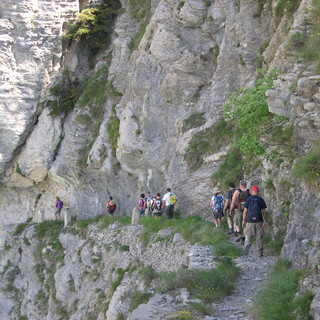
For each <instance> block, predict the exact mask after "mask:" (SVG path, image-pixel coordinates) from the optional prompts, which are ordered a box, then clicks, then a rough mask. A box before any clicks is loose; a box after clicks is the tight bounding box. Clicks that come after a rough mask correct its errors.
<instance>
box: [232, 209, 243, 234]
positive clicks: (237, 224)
mask: <svg viewBox="0 0 320 320" xmlns="http://www.w3.org/2000/svg"><path fill="white" fill-rule="evenodd" d="M241 224H242V211H240V210H236V211H235V214H234V217H233V225H234V229H235V231H236V232H237V233H240V230H241V229H240V228H241Z"/></svg>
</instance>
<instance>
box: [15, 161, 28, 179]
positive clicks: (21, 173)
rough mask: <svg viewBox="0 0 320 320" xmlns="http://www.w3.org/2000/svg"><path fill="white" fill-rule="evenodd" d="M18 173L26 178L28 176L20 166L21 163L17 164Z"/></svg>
mask: <svg viewBox="0 0 320 320" xmlns="http://www.w3.org/2000/svg"><path fill="white" fill-rule="evenodd" d="M16 173H17V174H19V175H20V176H22V177H24V178H25V177H26V175H25V174H24V173H23V172H22V171H21V169H20V167H19V164H17V167H16Z"/></svg>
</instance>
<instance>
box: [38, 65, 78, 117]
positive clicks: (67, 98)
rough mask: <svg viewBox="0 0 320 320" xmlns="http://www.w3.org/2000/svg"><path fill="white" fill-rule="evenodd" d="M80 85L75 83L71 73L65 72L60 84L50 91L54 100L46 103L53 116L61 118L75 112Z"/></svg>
mask: <svg viewBox="0 0 320 320" xmlns="http://www.w3.org/2000/svg"><path fill="white" fill-rule="evenodd" d="M78 90H79V83H78V82H77V81H73V80H72V79H71V77H70V74H69V71H68V70H65V71H64V72H63V76H62V78H61V80H60V82H59V83H58V84H57V85H55V86H53V87H51V88H50V89H49V92H50V95H51V96H52V97H53V99H51V100H50V99H48V100H46V101H45V102H44V104H45V106H47V107H48V108H49V110H50V113H49V114H50V115H51V116H59V115H61V114H64V113H67V112H69V111H70V110H73V109H74V107H75V105H76V102H77V100H78V95H79V93H78Z"/></svg>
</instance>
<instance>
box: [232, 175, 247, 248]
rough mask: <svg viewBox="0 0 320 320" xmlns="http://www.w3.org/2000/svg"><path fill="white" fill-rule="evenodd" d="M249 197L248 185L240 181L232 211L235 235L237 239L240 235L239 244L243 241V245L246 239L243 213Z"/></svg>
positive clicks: (233, 198)
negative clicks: (243, 227)
mask: <svg viewBox="0 0 320 320" xmlns="http://www.w3.org/2000/svg"><path fill="white" fill-rule="evenodd" d="M249 196H250V191H249V189H247V183H246V182H245V181H243V180H242V181H240V183H239V189H237V190H236V191H235V192H234V194H233V197H232V202H231V205H230V211H231V214H232V215H233V227H234V235H235V236H236V237H237V236H238V235H240V238H239V239H237V242H239V241H241V244H244V237H243V236H242V235H241V225H242V213H243V210H244V204H245V202H246V199H247V198H248V197H249Z"/></svg>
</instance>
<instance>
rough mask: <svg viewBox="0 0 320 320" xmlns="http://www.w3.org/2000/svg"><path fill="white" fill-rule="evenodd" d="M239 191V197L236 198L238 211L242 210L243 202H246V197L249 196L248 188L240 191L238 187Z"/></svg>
mask: <svg viewBox="0 0 320 320" xmlns="http://www.w3.org/2000/svg"><path fill="white" fill-rule="evenodd" d="M238 190H239V191H240V194H239V198H238V204H237V209H238V210H240V211H243V210H244V204H245V202H246V199H247V198H249V197H250V191H249V189H247V190H245V191H242V190H241V189H238Z"/></svg>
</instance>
